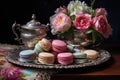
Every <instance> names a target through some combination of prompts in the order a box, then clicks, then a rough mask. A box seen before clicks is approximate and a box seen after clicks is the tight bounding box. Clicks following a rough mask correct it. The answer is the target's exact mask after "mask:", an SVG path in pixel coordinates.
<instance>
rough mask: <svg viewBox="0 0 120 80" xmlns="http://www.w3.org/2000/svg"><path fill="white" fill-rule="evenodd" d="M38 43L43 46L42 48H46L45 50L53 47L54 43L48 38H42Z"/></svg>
mask: <svg viewBox="0 0 120 80" xmlns="http://www.w3.org/2000/svg"><path fill="white" fill-rule="evenodd" d="M38 44H39V45H40V46H41V48H42V49H43V50H44V51H50V50H51V48H52V44H51V42H50V41H49V40H47V39H46V38H42V40H40V41H39V42H38Z"/></svg>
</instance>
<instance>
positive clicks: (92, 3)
mask: <svg viewBox="0 0 120 80" xmlns="http://www.w3.org/2000/svg"><path fill="white" fill-rule="evenodd" d="M95 1H96V0H91V4H90V6H91V8H93V6H94V4H95Z"/></svg>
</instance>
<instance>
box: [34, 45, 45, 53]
mask: <svg viewBox="0 0 120 80" xmlns="http://www.w3.org/2000/svg"><path fill="white" fill-rule="evenodd" d="M34 51H35V52H36V53H37V54H39V53H40V52H42V51H44V50H43V49H42V48H41V46H40V45H39V43H37V44H36V45H35V47H34Z"/></svg>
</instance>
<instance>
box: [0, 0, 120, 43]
mask: <svg viewBox="0 0 120 80" xmlns="http://www.w3.org/2000/svg"><path fill="white" fill-rule="evenodd" d="M69 1H70V0H28V1H27V0H15V1H12V0H3V1H1V2H0V43H9V44H18V42H17V41H15V40H14V38H15V35H14V34H13V32H12V29H11V28H12V24H13V23H14V21H17V23H19V24H21V25H24V24H26V23H27V22H28V21H30V20H31V15H32V14H33V13H34V14H35V15H36V17H37V20H38V21H40V22H41V23H42V24H47V23H49V17H50V16H52V15H53V14H54V11H55V10H56V8H57V7H60V6H63V5H65V6H67V4H68V3H69ZM81 1H83V0H81ZM84 1H85V2H86V3H87V4H88V5H89V4H90V0H84ZM97 7H104V8H105V9H106V10H107V12H108V17H107V18H108V22H109V23H110V25H111V27H112V28H113V34H112V36H111V37H110V38H109V39H107V40H105V41H104V42H105V43H120V28H119V27H120V26H119V25H120V20H119V19H120V9H119V7H120V4H119V0H96V2H95V5H94V8H97Z"/></svg>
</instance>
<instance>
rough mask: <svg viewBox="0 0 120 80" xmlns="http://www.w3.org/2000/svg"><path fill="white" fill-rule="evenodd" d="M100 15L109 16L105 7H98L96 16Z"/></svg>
mask: <svg viewBox="0 0 120 80" xmlns="http://www.w3.org/2000/svg"><path fill="white" fill-rule="evenodd" d="M100 15H105V16H107V11H106V10H105V8H97V9H96V16H100Z"/></svg>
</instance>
